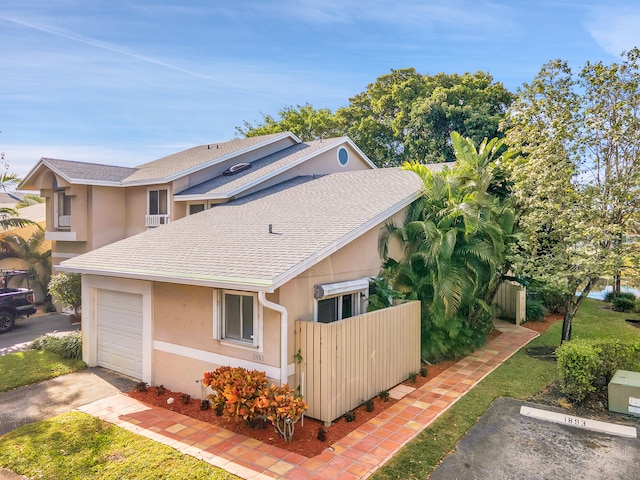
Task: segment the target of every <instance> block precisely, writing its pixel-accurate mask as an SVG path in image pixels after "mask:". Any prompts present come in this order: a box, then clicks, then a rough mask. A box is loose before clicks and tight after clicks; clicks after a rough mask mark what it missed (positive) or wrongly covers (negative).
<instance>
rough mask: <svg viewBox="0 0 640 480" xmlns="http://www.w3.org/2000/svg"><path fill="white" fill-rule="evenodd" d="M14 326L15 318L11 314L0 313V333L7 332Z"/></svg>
mask: <svg viewBox="0 0 640 480" xmlns="http://www.w3.org/2000/svg"><path fill="white" fill-rule="evenodd" d="M15 324H16V316H15V315H14V314H13V313H11V312H6V311H5V312H0V333H4V332H8V331H9V330H11V329H12V328H13V326H14V325H15Z"/></svg>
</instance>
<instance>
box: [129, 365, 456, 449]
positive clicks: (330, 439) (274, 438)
mask: <svg viewBox="0 0 640 480" xmlns="http://www.w3.org/2000/svg"><path fill="white" fill-rule="evenodd" d="M454 363H455V362H452V361H448V362H442V363H438V364H435V365H428V366H427V376H426V377H422V376H420V375H418V377H417V378H416V381H415V383H411V382H409V381H407V382H404V384H405V385H409V386H411V387H416V388H419V387H421V386H422V385H424V384H425V383H427V382H428V381H429V380H431V379H432V378H434V377H436V376H437V375H439V374H440V373H442V372H443V371H444V370H446V369H447V368H449V367H450V366H451V365H453V364H454ZM127 395H129V396H130V397H132V398H135V399H136V400H140V401H141V402H144V403H146V404H148V405H153V406H157V407H162V408H166V409H168V410H172V411H174V412H178V413H181V414H183V415H186V416H188V417H192V418H196V419H198V420H202V421H203V422H208V423H211V424H213V425H216V426H218V427H221V428H224V429H226V430H230V431H232V432H235V433H239V434H241V435H244V436H246V437H250V438H255V439H256V440H260V441H261V442H264V443H267V444H269V445H274V446H276V447H279V448H282V449H284V450H288V451H290V452H294V453H297V454H300V455H304V456H305V457H314V456H316V455H319V454H320V453H322V451H323V450H324V449H325V448H327V447H328V446H329V445H331V444H332V443H335V442H336V441H338V440H340V439H341V438H342V437H344V436H346V435H348V434H349V433H351V432H352V431H353V430H355V429H357V428H358V427H359V426H360V425H362V424H364V423H366V422H368V421H369V420H370V419H372V418H374V417H376V416H378V415H379V414H380V413H381V412H383V411H384V410H385V409H387V408H389V407H390V406H391V405H393V404H395V403H396V402H397V400H393V399H389V401H388V402H383V401H382V400H380V399H379V398H378V397H375V398H374V408H373V411H372V412H367V411H366V410H365V408H364V405H361V406H359V407H357V408H356V409H355V410H353V413H355V420H354V421H351V422H347V421H346V420H345V418H344V417H342V418H340V419H338V420H336V421H335V422H334V423H333V424H332V425H331V426H329V427H325V426H324V424H323V422H320V421H318V420H315V419H312V418H308V417H305V419H304V425H303V424H302V422H298V423H297V424H296V429H295V433H294V435H293V441H292V442H290V443H288V442H285V441H284V439H282V437H280V435H279V434H278V433H277V432H276V431H275V429H274V427H273V426H272V425H271V423H268V422H267V423H266V424H265V425H263V428H250V427H249V426H247V425H246V423H245V422H236V421H234V420H230V419H227V418H224V417H219V416H217V415H216V413H215V412H214V411H213V410H211V409H209V410H204V411H203V410H200V399H199V398H193V399H191V401H190V402H189V403H187V404H185V403H184V402H183V400H182V393H180V392H172V391H170V390H166V391H165V392H164V393H162V394H161V395H158V394H157V392H156V387H148V389H147V391H146V392H138V391H137V390H133V391H131V392H128V393H127ZM170 397H171V398H173V399H174V402H173V403H172V404H167V399H169V398H170ZM320 429H323V430H324V431H325V435H324V441H321V440H318V431H319V430H320Z"/></svg>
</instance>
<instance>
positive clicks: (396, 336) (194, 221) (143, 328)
mask: <svg viewBox="0 0 640 480" xmlns="http://www.w3.org/2000/svg"><path fill="white" fill-rule="evenodd" d="M94 167H95V170H92V167H91V166H90V164H76V163H75V162H66V161H60V160H50V159H42V160H41V161H40V162H39V163H38V165H36V167H34V169H33V170H32V171H31V173H30V174H29V175H28V176H27V178H26V179H25V181H24V182H23V185H22V188H34V187H35V188H38V189H40V191H41V194H42V195H44V196H45V197H46V198H47V220H48V222H47V226H48V227H47V235H48V238H50V239H51V240H52V241H53V242H54V265H57V266H56V267H55V268H57V269H58V270H60V271H68V272H77V273H81V274H82V275H83V280H82V284H83V302H82V322H83V325H82V331H83V358H84V360H85V361H86V362H87V363H88V364H89V365H101V366H104V367H107V368H110V369H113V370H115V371H118V372H122V373H125V374H127V375H130V376H132V377H135V378H138V379H142V380H143V381H145V382H148V383H151V384H163V385H165V386H166V387H167V388H170V389H173V390H179V391H183V392H187V393H191V394H194V395H199V394H200V385H199V384H198V383H197V380H199V379H201V378H202V374H203V372H205V371H210V370H213V369H215V368H216V367H217V366H220V365H231V366H241V367H245V368H247V369H258V370H261V371H265V372H266V373H267V376H268V377H269V378H270V379H271V380H272V381H274V382H278V383H289V384H290V385H297V386H300V385H301V384H304V383H305V382H307V384H309V388H308V389H309V391H312V388H311V387H312V385H310V383H311V382H314V381H315V380H316V379H315V377H316V376H317V377H318V378H319V377H320V375H319V374H318V375H316V374H313V375H311V374H308V376H313V377H314V378H306V379H304V378H301V377H304V374H301V373H300V372H301V370H300V368H301V367H302V366H304V365H300V363H301V361H300V352H304V355H305V356H306V359H305V361H304V362H305V363H315V364H319V363H320V355H321V352H320V347H317V348H316V350H317V351H314V348H315V347H313V343H314V342H315V341H316V340H317V339H316V340H314V338H313V335H334V336H335V333H329V331H328V330H327V331H326V332H324V333H323V332H320V333H317V332H316V333H315V334H309V335H311V337H309V338H310V340H308V341H307V340H305V339H302V338H301V335H302V333H301V332H302V329H301V328H300V326H299V325H300V322H305V323H309V324H311V323H312V324H317V325H336V324H340V323H343V322H349V321H351V320H356V319H359V320H358V321H362V322H364V324H363V325H365V326H364V327H357V328H359V329H360V330H358V331H359V332H361V333H360V334H354V336H353V339H352V341H353V342H355V343H354V344H353V345H355V346H354V347H353V348H351V347H340V348H343V349H346V350H349V351H351V350H353V351H356V350H357V351H358V352H359V353H358V358H359V359H358V361H362V359H367V360H366V362H367V363H368V364H369V365H372V366H375V365H377V367H376V368H377V369H378V370H380V369H381V368H383V369H387V364H388V367H389V369H390V370H394V372H396V373H394V374H393V375H386V376H384V378H382V379H381V380H380V381H382V382H383V383H384V385H383V386H382V388H381V386H380V385H381V384H380V382H378V381H374V380H373V378H369V377H367V379H368V380H367V381H366V382H354V380H355V379H354V378H353V375H351V377H352V378H348V379H346V380H345V381H346V382H349V383H350V386H348V388H349V389H350V390H353V392H352V393H351V396H352V397H353V398H354V399H355V400H349V401H344V402H343V404H342V403H341V404H340V405H338V406H336V409H337V410H336V409H334V410H332V412H331V413H322V414H320V413H318V414H316V415H315V416H316V418H322V419H323V420H325V421H331V420H333V419H334V418H336V417H337V416H338V415H339V414H341V413H344V411H347V410H348V409H350V408H353V407H354V406H355V405H352V403H353V402H354V401H356V402H359V401H361V400H362V399H363V398H370V397H371V396H372V395H375V394H376V393H377V392H378V391H380V390H381V389H383V388H390V387H391V386H393V385H395V384H396V383H398V382H399V381H401V380H402V379H403V378H406V375H407V374H408V373H409V372H411V371H417V370H418V368H419V361H420V360H419V348H420V344H419V338H420V330H419V317H420V314H419V306H418V307H417V309H416V308H414V307H411V309H409V310H407V309H404V310H401V311H400V310H398V311H397V312H395V317H393V319H392V320H390V322H391V323H389V322H387V323H388V324H387V325H386V326H383V325H382V323H374V321H373V320H371V319H370V317H367V315H370V314H365V312H366V305H367V299H368V292H369V279H370V278H371V277H373V276H375V275H377V274H378V272H379V269H380V262H381V260H380V257H379V254H378V250H377V246H378V238H379V232H380V229H381V228H383V226H384V224H385V223H386V222H389V221H395V222H401V221H402V219H403V218H404V214H405V211H406V208H407V207H408V206H409V204H411V203H412V202H413V201H414V200H416V199H417V198H418V197H419V196H420V194H421V189H422V186H423V184H422V181H421V180H420V179H419V177H418V176H417V175H415V174H414V173H412V172H409V171H404V170H399V169H376V168H375V167H374V166H373V164H372V163H371V162H370V161H369V159H367V158H366V156H365V155H364V154H363V153H362V152H361V151H360V150H359V149H358V148H357V147H356V146H355V145H354V144H353V142H351V141H350V140H349V139H348V138H345V137H343V138H337V139H330V140H322V141H320V140H319V141H316V142H307V143H305V142H301V141H299V140H298V139H297V138H296V137H295V136H293V135H292V134H290V133H285V134H277V135H268V136H264V137H257V138H249V139H242V140H233V141H231V142H226V143H221V144H214V145H205V146H200V147H195V148H194V149H190V150H187V151H185V152H181V153H178V154H175V155H171V156H169V157H165V158H163V159H160V160H157V161H155V162H150V163H148V164H145V165H142V166H140V167H136V168H132V169H127V168H122V167H105V166H94ZM100 177H103V178H108V180H100ZM163 192H164V193H163ZM67 198H70V200H67ZM56 199H57V200H56ZM68 203H69V204H68ZM65 217H66V218H65ZM49 225H52V228H49ZM398 312H401V313H400V314H398ZM403 312H405V313H403ZM406 312H408V313H406ZM384 315H386V314H383V316H384ZM398 315H400V316H398ZM400 317H402V318H400ZM404 317H407V318H406V320H407V321H408V322H409V323H406V326H405V323H402V322H404V321H405V318H404ZM409 317H410V318H409ZM389 318H391V317H389ZM379 321H384V318H383V319H381V320H375V322H379ZM354 325H355V324H354ZM367 325H369V326H370V327H371V326H374V325H375V326H376V328H375V329H373V330H371V331H370V332H365V329H367V328H370V327H367ZM384 329H387V330H384ZM399 331H400V332H399ZM385 332H387V333H385ZM304 335H306V333H305V334H304ZM358 335H360V336H362V337H363V338H358ZM318 338H320V337H318ZM367 339H368V340H367ZM380 340H384V341H387V340H389V341H393V342H396V343H395V344H393V345H392V344H391V343H390V344H389V345H381V344H379V343H376V342H379V341H380ZM317 341H318V342H320V343H323V344H325V345H326V344H327V342H326V341H324V340H323V341H320V340H317ZM367 343H370V344H371V345H372V346H371V347H370V349H371V350H370V351H369V350H367V348H369V347H367V348H365V347H366V344H367ZM318 345H319V344H318ZM336 348H337V347H336ZM343 353H344V352H343ZM351 353H353V352H351ZM296 354H298V355H296ZM296 359H297V360H296ZM376 362H378V363H376ZM392 364H393V365H392ZM354 365H356V363H354ZM341 368H343V369H344V368H346V367H345V366H344V365H343V366H342V367H341ZM305 371H308V372H310V371H311V370H305ZM323 375H325V376H327V375H328V376H327V378H328V379H329V380H331V379H332V378H334V377H336V375H335V374H327V372H325V373H324V374H323ZM354 375H359V374H354ZM363 378H365V377H363ZM334 383H335V382H334ZM355 383H358V387H357V388H355V387H354V386H353V385H354V384H355ZM345 385H346V384H345ZM346 388H347V387H344V388H342V387H339V392H338V393H337V394H333V397H335V398H338V397H345V398H346V395H343V393H344V391H345V389H346ZM302 390H303V391H304V390H305V387H304V385H302ZM316 390H318V391H320V390H326V389H324V388H323V387H318V388H317V389H316ZM303 393H304V392H303ZM308 402H309V403H313V402H312V399H309V400H308ZM320 403H322V401H321V400H320V397H318V399H317V400H316V404H317V405H316V406H318V408H319V405H320ZM356 405H357V403H356ZM336 412H338V413H336ZM312 416H314V415H312Z"/></svg>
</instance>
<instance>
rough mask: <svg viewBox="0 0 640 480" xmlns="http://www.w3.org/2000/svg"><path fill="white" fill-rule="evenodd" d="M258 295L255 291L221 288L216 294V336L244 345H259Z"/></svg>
mask: <svg viewBox="0 0 640 480" xmlns="http://www.w3.org/2000/svg"><path fill="white" fill-rule="evenodd" d="M259 313H260V312H259V305H258V296H257V295H256V294H255V293H250V292H239V291H233V290H223V291H220V292H219V295H218V306H217V315H216V317H217V320H216V323H217V325H214V331H215V329H216V328H217V329H219V330H217V331H218V335H217V336H216V338H218V339H220V340H228V341H231V342H237V343H239V344H244V345H246V346H253V347H258V346H259V338H260V335H259V329H260V321H259V320H260V315H259Z"/></svg>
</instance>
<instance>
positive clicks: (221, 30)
mask: <svg viewBox="0 0 640 480" xmlns="http://www.w3.org/2000/svg"><path fill="white" fill-rule="evenodd" d="M639 25H640V1H638V0H611V1H605V0H598V1H596V0H584V1H562V0H558V1H544V0H542V1H537V0H520V1H517V0H513V1H506V0H495V1H484V0H453V1H443V0H440V1H431V0H424V1H418V0H412V1H402V0H397V1H386V0H384V1H383V0H370V1H360V0H297V1H296V0H256V1H254V0H235V1H224V0H216V1H213V0H211V1H204V0H202V1H178V0H153V1H142V0H129V1H121V0H111V1H109V2H106V1H96V0H3V1H2V3H1V4H0V65H1V66H2V74H1V75H0V98H1V103H0V105H1V110H0V131H2V133H1V134H0V151H1V152H5V155H6V161H7V162H8V163H9V165H10V168H9V170H10V171H12V172H17V173H18V174H20V175H24V174H26V173H27V172H28V171H29V169H30V168H31V167H32V166H33V165H35V163H36V162H37V161H38V159H39V158H40V157H52V158H63V159H68V160H79V161H89V162H98V163H107V164H113V165H127V166H134V165H137V164H140V163H143V162H146V161H150V160H154V159H156V158H160V157H162V156H164V155H168V154H170V153H173V152H176V151H179V150H182V149H184V148H188V147H191V146H194V145H199V144H205V143H212V142H215V141H222V140H228V139H231V138H233V137H234V136H235V127H236V126H239V125H242V122H243V121H245V120H247V121H250V122H255V121H259V120H260V119H261V118H262V116H261V113H268V114H273V115H275V114H276V113H277V111H278V110H279V109H280V108H282V107H283V106H287V105H297V104H304V103H305V102H310V103H312V104H313V105H314V107H316V108H319V107H326V108H331V109H335V108H337V107H340V106H344V105H347V103H348V99H349V97H351V96H354V95H356V94H357V93H359V92H361V91H363V90H364V89H365V88H366V85H367V84H369V83H371V82H373V81H375V79H376V78H377V77H378V76H380V75H383V74H385V73H388V72H389V71H390V70H391V69H398V68H405V67H414V68H416V69H417V70H418V71H419V72H420V73H423V74H436V73H439V72H445V73H460V74H462V73H464V72H475V71H477V70H483V71H487V72H489V73H491V74H492V75H493V77H494V78H495V79H496V80H497V81H500V82H502V83H504V84H505V86H506V87H507V88H509V89H510V90H512V91H515V90H516V89H517V88H518V87H519V86H520V85H522V83H524V82H530V81H531V79H532V78H533V77H534V75H535V74H536V73H537V72H538V70H539V69H540V67H541V66H542V65H543V64H544V63H545V62H547V61H549V60H552V59H556V58H562V59H564V60H567V61H568V62H569V63H570V65H571V66H572V67H574V68H576V69H577V68H579V67H580V66H582V65H583V64H584V63H585V62H586V61H587V60H590V61H600V60H602V61H604V62H607V63H609V62H612V61H617V60H618V59H619V54H620V53H621V52H622V51H623V50H628V49H630V48H632V47H633V46H640V27H639Z"/></svg>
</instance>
